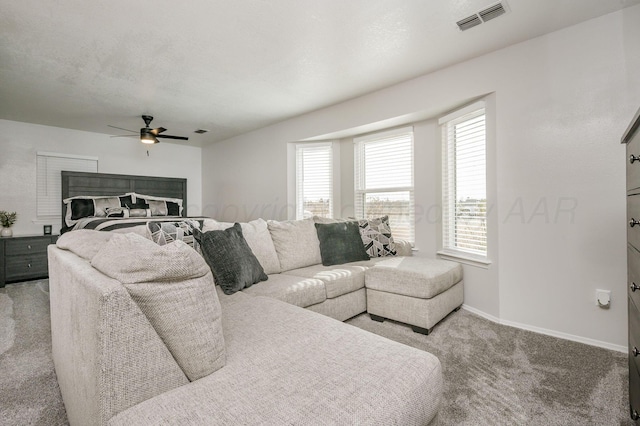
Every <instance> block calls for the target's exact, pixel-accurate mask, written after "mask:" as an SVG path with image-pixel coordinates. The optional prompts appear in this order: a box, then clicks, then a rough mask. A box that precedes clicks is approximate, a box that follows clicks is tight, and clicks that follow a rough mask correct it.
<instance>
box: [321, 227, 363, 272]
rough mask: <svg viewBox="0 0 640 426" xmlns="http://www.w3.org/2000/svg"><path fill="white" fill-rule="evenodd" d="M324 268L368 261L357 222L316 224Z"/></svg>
mask: <svg viewBox="0 0 640 426" xmlns="http://www.w3.org/2000/svg"><path fill="white" fill-rule="evenodd" d="M315 226H316V229H317V231H318V239H319V240H320V254H321V255H322V264H323V265H324V266H331V265H341V264H343V263H348V262H357V261H360V260H369V255H368V254H367V252H366V251H365V249H364V246H363V245H362V238H361V237H360V228H359V226H358V222H355V221H349V222H336V223H316V224H315Z"/></svg>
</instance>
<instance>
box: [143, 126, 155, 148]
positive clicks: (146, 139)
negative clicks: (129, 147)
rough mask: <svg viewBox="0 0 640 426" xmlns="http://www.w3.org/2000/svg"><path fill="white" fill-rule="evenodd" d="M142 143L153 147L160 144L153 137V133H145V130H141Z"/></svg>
mask: <svg viewBox="0 0 640 426" xmlns="http://www.w3.org/2000/svg"><path fill="white" fill-rule="evenodd" d="M140 142H142V143H146V144H149V145H151V144H154V143H158V140H157V139H156V137H155V136H154V135H152V134H151V133H148V132H145V131H144V129H142V130H140Z"/></svg>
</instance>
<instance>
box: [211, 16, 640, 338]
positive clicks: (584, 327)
mask: <svg viewBox="0 0 640 426" xmlns="http://www.w3.org/2000/svg"><path fill="white" fill-rule="evenodd" d="M637 22H640V6H634V7H631V8H627V9H624V10H622V11H619V12H615V13H613V14H610V15H606V16H603V17H600V18H598V19H595V20H591V21H587V22H584V23H582V24H579V25H576V26H573V27H570V28H567V29H564V30H561V31H557V32H554V33H551V34H548V35H546V36H543V37H539V38H536V39H533V40H530V41H527V42H523V43H520V44H517V45H514V46H511V47H508V48H505V49H502V50H500V51H496V52H493V53H490V54H487V55H483V56H481V57H478V58H476V59H473V60H469V61H466V62H464V63H460V64H457V65H455V66H452V67H449V68H446V69H444V70H441V71H438V72H435V73H432V74H428V75H424V76H422V77H419V78H416V79H413V80H410V81H407V82H404V83H401V84H398V85H395V86H392V87H389V88H387V89H384V90H380V91H378V92H374V93H371V94H369V95H366V96H363V97H360V98H357V99H353V100H351V101H348V102H344V103H341V104H338V105H335V106H332V107H329V108H326V109H323V110H319V111H316V112H313V113H310V114H306V115H303V116H300V117H296V118H293V119H290V120H287V121H285V122H282V123H279V124H276V125H273V126H270V127H267V128H264V129H261V130H258V131H255V132H252V133H248V134H245V135H242V136H239V137H236V138H233V139H229V140H227V141H224V142H221V143H218V144H215V145H213V146H210V147H207V148H204V149H203V164H205V165H206V167H204V168H203V186H204V192H203V202H204V204H205V206H206V207H205V211H204V213H210V214H213V215H216V216H219V217H220V218H221V219H224V220H247V219H252V218H255V217H258V216H263V217H267V218H277V219H283V218H286V215H283V214H281V209H282V208H283V206H284V207H285V208H286V206H285V204H286V199H287V192H286V190H287V184H286V183H287V181H286V174H287V171H286V167H287V163H286V160H287V151H286V144H287V142H292V141H297V140H302V139H306V138H310V137H314V136H319V135H325V134H329V133H332V132H338V131H341V130H344V129H351V128H355V127H358V126H364V125H367V124H370V123H375V122H378V121H383V120H390V119H394V118H397V117H401V116H407V115H412V114H413V115H415V114H419V113H422V114H424V113H429V112H431V113H432V114H431V115H432V116H433V113H436V112H443V111H444V110H448V109H451V108H452V107H453V106H456V105H460V104H462V103H464V102H466V101H468V100H471V99H473V98H476V97H479V96H484V95H487V94H493V95H491V96H493V99H494V103H495V111H494V117H495V118H494V121H493V123H490V125H491V126H494V131H493V133H494V136H493V138H492V141H491V143H493V144H494V147H493V152H492V153H490V155H491V158H490V160H489V161H490V162H491V164H492V166H490V167H491V170H489V174H490V176H493V181H494V186H495V188H494V189H493V194H494V195H493V197H492V198H493V203H494V210H493V211H494V213H495V218H496V220H495V224H494V227H493V229H490V230H489V232H490V236H489V238H490V240H491V241H490V243H491V242H492V243H491V244H492V248H491V250H492V254H491V258H492V259H491V260H492V261H493V262H494V263H492V265H491V266H490V267H489V268H488V269H482V268H476V267H472V266H465V304H467V305H469V306H470V307H472V308H475V309H477V310H479V311H481V312H483V313H485V314H487V315H488V316H492V317H495V318H497V319H499V320H500V321H503V322H506V323H510V324H515V325H519V326H524V327H529V328H535V329H538V330H541V331H546V332H549V333H555V334H559V335H562V336H565V337H569V338H575V339H582V340H583V341H591V343H595V344H599V345H603V346H609V347H613V348H617V349H622V350H623V349H624V348H623V346H625V345H626V341H627V337H626V252H625V246H626V243H625V190H624V186H625V185H624V179H625V172H624V167H625V162H624V157H625V153H624V147H623V146H621V145H620V143H619V142H620V137H621V135H622V132H623V131H624V129H625V128H626V127H627V125H628V123H629V121H630V120H631V118H632V117H633V114H634V113H635V111H636V109H637V108H638V107H639V106H640V42H639V40H640V26H639V25H637ZM415 128H416V138H415V139H416V153H415V155H416V159H415V162H416V194H417V195H416V197H420V198H421V200H422V201H421V203H422V204H423V207H427V208H428V206H429V205H431V203H438V202H439V201H438V199H437V196H436V194H437V192H438V189H437V188H438V187H439V173H438V161H439V158H438V156H437V152H438V151H437V145H438V144H439V136H438V131H437V128H436V126H435V124H434V121H433V120H427V121H424V122H420V123H417V124H416V126H415ZM343 143H344V142H343ZM346 151H348V148H347V147H344V148H343V149H342V152H343V153H344V152H346ZM346 157H347V156H346V155H345V157H343V159H342V166H341V167H342V170H343V179H349V177H348V175H349V173H350V168H349V167H348V165H347V164H348V159H347V158H346ZM351 179H353V178H352V177H351ZM345 197H348V191H347V188H345V187H344V186H343V190H342V202H343V206H344V205H347V204H348V202H347V201H348V200H345ZM490 197H491V195H490ZM489 202H490V203H491V202H492V200H491V199H490V200H489ZM437 229H438V227H437V224H435V223H429V222H428V221H426V222H420V223H418V224H417V227H416V230H417V236H416V239H417V241H418V244H419V246H420V254H424V255H429V256H432V255H433V254H434V252H435V250H436V249H437V238H436V237H435V236H436V234H437ZM596 288H602V289H609V290H611V291H612V304H611V309H609V310H602V309H599V308H598V307H596V305H595V289H596ZM589 339H591V340H589Z"/></svg>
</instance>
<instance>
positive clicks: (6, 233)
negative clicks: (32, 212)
mask: <svg viewBox="0 0 640 426" xmlns="http://www.w3.org/2000/svg"><path fill="white" fill-rule="evenodd" d="M0 237H13V231H12V230H11V228H2V231H0Z"/></svg>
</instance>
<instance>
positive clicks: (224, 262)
mask: <svg viewBox="0 0 640 426" xmlns="http://www.w3.org/2000/svg"><path fill="white" fill-rule="evenodd" d="M193 232H194V237H195V238H196V240H197V241H198V243H200V249H201V250H202V256H203V257H204V260H206V261H207V264H208V265H209V267H210V268H211V272H213V277H214V279H215V281H216V284H218V285H219V286H220V287H221V288H222V291H224V293H225V294H233V293H235V292H237V291H240V290H242V289H243V288H247V287H251V286H252V285H253V284H255V283H258V282H260V281H266V280H267V279H268V277H267V274H265V273H264V269H262V266H261V265H260V262H258V259H257V258H256V257H255V255H254V254H253V252H252V251H251V249H250V248H249V245H248V244H247V241H246V240H245V239H244V237H243V236H242V228H241V227H240V224H239V223H235V224H234V225H233V227H231V228H228V229H225V230H223V231H208V232H201V231H200V230H199V229H197V228H195V229H194V230H193Z"/></svg>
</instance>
